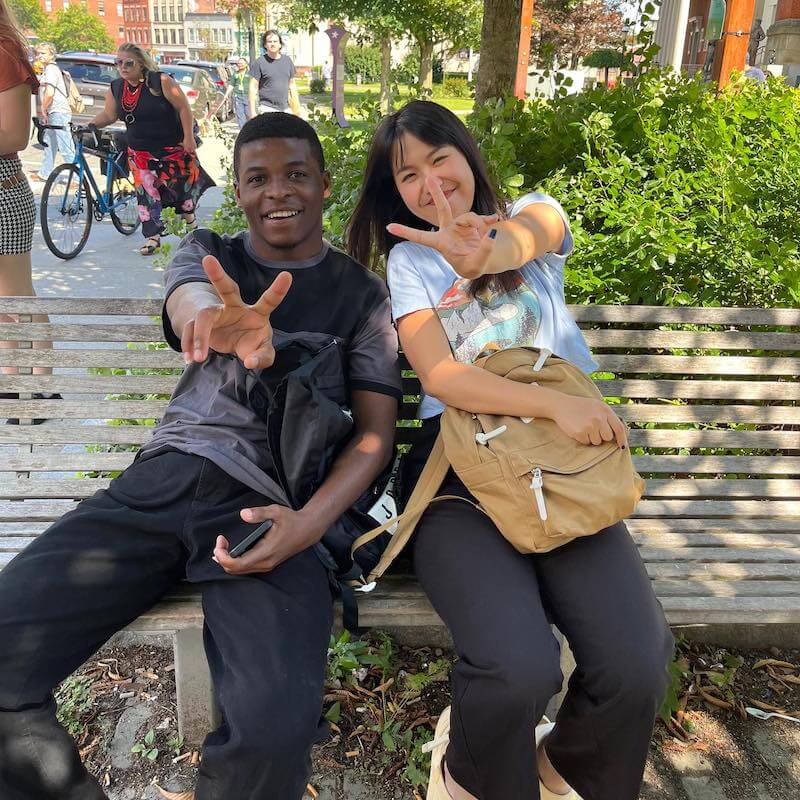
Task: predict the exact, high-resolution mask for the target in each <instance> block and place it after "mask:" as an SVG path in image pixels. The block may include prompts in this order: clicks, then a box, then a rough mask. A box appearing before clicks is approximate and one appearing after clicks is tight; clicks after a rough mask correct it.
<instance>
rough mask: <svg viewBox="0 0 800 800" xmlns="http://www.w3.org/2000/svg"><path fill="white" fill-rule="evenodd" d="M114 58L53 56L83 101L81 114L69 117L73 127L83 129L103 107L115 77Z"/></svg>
mask: <svg viewBox="0 0 800 800" xmlns="http://www.w3.org/2000/svg"><path fill="white" fill-rule="evenodd" d="M114 58H115V56H113V55H109V54H106V53H82V52H70V53H61V54H60V55H57V56H56V64H57V65H58V67H59V69H61V70H63V71H64V72H67V73H69V75H70V77H71V78H72V80H73V81H74V82H75V86H76V88H77V89H78V91H79V92H80V93H81V96H82V97H83V105H84V110H83V113H82V114H73V115H72V121H73V122H74V123H75V124H76V125H85V124H86V123H87V122H88V121H89V120H90V119H92V118H93V117H94V116H95V114H97V112H98V111H100V109H101V108H102V107H103V104H104V103H105V98H106V92H107V91H108V87H109V86H110V85H111V81H113V80H114V79H115V78H118V77H119V73H118V72H117V68H116V67H115V66H114Z"/></svg>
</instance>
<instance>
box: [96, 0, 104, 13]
mask: <svg viewBox="0 0 800 800" xmlns="http://www.w3.org/2000/svg"><path fill="white" fill-rule="evenodd" d="M97 13H98V14H99V15H100V16H101V17H104V16H105V15H106V0H97Z"/></svg>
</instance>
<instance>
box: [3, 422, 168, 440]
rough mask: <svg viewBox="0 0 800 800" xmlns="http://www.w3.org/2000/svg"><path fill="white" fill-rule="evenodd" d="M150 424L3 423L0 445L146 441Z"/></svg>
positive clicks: (150, 433) (148, 437) (148, 436)
mask: <svg viewBox="0 0 800 800" xmlns="http://www.w3.org/2000/svg"><path fill="white" fill-rule="evenodd" d="M152 435H153V428H152V426H150V425H60V424H57V423H48V424H47V425H0V444H144V443H145V442H146V441H148V440H149V439H150V437H151V436H152Z"/></svg>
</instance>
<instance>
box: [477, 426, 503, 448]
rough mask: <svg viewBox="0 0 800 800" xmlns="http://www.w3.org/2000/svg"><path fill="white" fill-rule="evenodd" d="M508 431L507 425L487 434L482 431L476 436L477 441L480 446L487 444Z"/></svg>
mask: <svg viewBox="0 0 800 800" xmlns="http://www.w3.org/2000/svg"><path fill="white" fill-rule="evenodd" d="M507 430H508V427H507V426H506V425H501V426H500V427H499V428H495V429H494V430H493V431H488V432H487V433H484V432H483V431H480V432H479V433H476V434H475V441H476V442H477V443H478V444H486V443H487V442H488V441H489V439H494V437H495V436H500V435H501V434H503V433H505V432H506V431H507Z"/></svg>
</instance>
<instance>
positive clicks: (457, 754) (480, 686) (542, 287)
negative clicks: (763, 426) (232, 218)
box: [348, 101, 673, 800]
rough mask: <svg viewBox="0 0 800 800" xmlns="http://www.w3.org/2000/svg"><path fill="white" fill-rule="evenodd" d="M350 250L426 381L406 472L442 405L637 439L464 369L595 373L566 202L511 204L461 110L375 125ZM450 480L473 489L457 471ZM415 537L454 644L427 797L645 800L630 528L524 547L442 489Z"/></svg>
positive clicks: (642, 600) (593, 416)
mask: <svg viewBox="0 0 800 800" xmlns="http://www.w3.org/2000/svg"><path fill="white" fill-rule="evenodd" d="M348 244H349V250H350V253H351V255H353V256H354V257H355V258H356V259H357V260H359V261H361V262H362V263H365V264H371V265H372V266H374V265H375V264H376V263H377V261H378V259H379V258H380V257H381V256H388V264H387V280H388V283H389V289H390V292H391V295H392V308H393V313H394V317H395V320H396V323H397V330H398V333H399V336H400V341H401V343H402V346H403V349H404V351H405V354H406V356H407V357H408V360H409V362H410V363H411V366H412V367H413V368H414V370H415V371H416V373H417V375H418V376H419V378H420V381H421V383H422V387H423V391H424V397H423V400H422V403H421V406H420V416H421V417H422V419H423V430H422V438H421V441H420V443H419V444H418V445H415V447H414V448H413V449H412V452H411V454H410V456H409V458H408V462H407V470H406V474H407V475H408V474H409V473H411V474H412V476H414V477H417V476H418V475H419V472H420V471H421V467H422V464H423V463H424V461H425V459H426V458H427V454H428V453H429V452H430V448H431V446H432V443H433V440H434V438H435V436H436V433H437V432H438V422H439V415H440V413H441V411H442V410H443V408H444V405H452V406H455V407H457V408H461V409H464V410H466V411H473V412H479V413H487V414H506V415H515V416H520V417H545V418H549V419H552V420H553V421H555V422H556V424H557V425H558V426H559V427H560V428H561V429H562V430H563V431H564V432H565V433H566V434H568V435H569V436H571V437H572V438H574V439H576V440H577V441H579V442H582V443H584V444H586V445H587V446H591V445H599V444H601V443H602V442H608V441H612V440H616V441H617V442H618V443H619V446H620V447H625V446H627V437H626V428H625V425H624V424H623V423H622V422H621V421H620V420H619V418H618V417H617V416H616V415H615V414H614V413H613V412H612V411H611V409H610V407H609V406H607V405H606V404H605V403H603V402H602V401H595V400H586V399H582V398H577V397H571V396H567V395H564V394H562V393H559V392H555V391H553V390H549V389H546V388H543V387H538V386H536V385H535V384H534V385H526V384H520V383H517V382H515V381H511V380H507V379H505V378H503V377H500V376H496V375H493V374H491V373H489V372H487V371H485V370H483V369H480V368H478V367H475V366H473V365H472V361H473V360H474V359H475V357H476V356H477V355H479V353H480V352H481V351H482V350H483V349H484V348H485V346H486V345H487V344H488V343H490V342H492V343H496V344H498V345H499V346H500V347H510V346H514V345H528V346H535V347H540V348H549V349H550V350H551V351H552V352H554V353H555V354H556V355H559V356H561V357H563V358H566V359H568V360H569V361H571V362H572V363H574V364H575V365H577V366H578V367H579V368H581V369H583V370H584V371H585V372H587V373H590V372H592V371H593V370H594V369H595V367H596V364H595V362H594V361H593V359H592V357H591V353H590V352H589V349H588V347H587V346H586V342H585V341H584V339H583V335H582V334H581V332H580V330H579V329H578V327H577V326H576V324H575V322H574V321H573V320H572V318H571V317H570V315H569V313H568V311H567V308H566V305H565V301H564V286H563V281H564V263H565V261H566V258H567V256H568V255H569V253H570V251H571V249H572V234H571V232H570V229H569V222H568V220H567V218H566V215H565V214H564V211H563V209H562V208H561V206H560V205H559V204H558V203H557V202H556V201H555V200H554V199H553V198H551V197H549V196H547V195H543V194H536V193H534V194H529V195H526V196H525V197H523V198H521V199H520V200H518V201H517V202H516V203H514V204H513V205H512V206H511V207H510V208H509V209H508V210H506V207H505V205H504V204H503V203H502V201H501V200H500V198H499V197H498V196H497V194H496V193H495V191H494V189H493V188H492V184H491V181H490V179H489V176H488V172H487V169H486V166H485V164H484V162H483V159H482V157H481V155H480V152H479V150H478V148H477V145H476V143H475V141H474V139H473V138H472V136H471V135H470V134H469V132H468V131H467V129H466V127H465V126H464V124H463V123H462V122H461V121H460V120H459V119H458V118H457V117H456V116H455V115H454V114H452V113H451V112H450V111H448V110H447V109H445V108H443V107H441V106H439V105H437V104H435V103H431V102H424V101H414V102H412V103H409V104H408V105H407V106H405V107H404V108H402V109H401V110H400V111H398V112H396V113H394V114H392V115H391V116H389V117H387V118H386V119H384V120H383V121H382V122H381V124H380V125H379V127H378V129H377V130H376V132H375V136H374V138H373V141H372V145H371V148H370V153H369V157H368V161H367V167H366V174H365V178H364V184H363V187H362V191H361V196H360V198H359V201H358V204H357V207H356V210H355V211H354V213H353V216H352V218H351V220H350V225H349V230H348ZM410 488H411V487H409V486H406V490H405V492H404V494H405V495H406V497H407V496H408V494H409V493H410ZM442 493H444V494H456V495H461V496H467V495H468V493H467V491H466V489H465V487H464V486H463V484H461V482H460V481H459V480H458V478H457V477H456V476H455V474H454V473H452V472H451V473H450V474H449V475H448V477H447V478H446V479H445V482H444V486H443V487H442ZM587 502H591V498H587ZM411 547H412V551H413V558H414V568H415V571H416V574H417V577H418V578H419V581H420V583H421V585H422V586H423V588H424V589H425V591H426V593H427V594H428V596H429V597H430V599H431V602H432V603H433V605H434V607H435V608H436V610H437V612H438V613H439V614H440V616H441V617H442V619H443V620H444V621H445V622H446V624H447V625H448V627H449V629H450V631H451V633H452V635H453V640H454V643H455V648H456V650H457V652H458V656H459V660H458V661H457V662H456V664H455V666H454V669H453V680H452V683H453V687H452V688H453V693H452V697H453V703H452V707H451V708H449V709H445V712H444V713H443V714H442V716H441V718H440V720H439V724H438V725H437V731H436V738H435V740H434V747H433V758H432V766H431V778H430V783H429V788H428V800H445V798H453V800H470V799H471V798H477V799H478V800H508V798H520V800H522V799H523V798H524V800H535V798H536V797H543V798H552V797H569V798H572V800H575V798H576V797H577V796H578V794H577V793H579V794H580V795H581V796H583V797H584V798H586V800H636V798H638V796H639V788H640V785H641V780H642V775H643V772H644V766H645V762H646V759H647V750H648V745H649V741H650V736H651V733H652V727H653V724H654V721H655V717H656V713H657V711H658V709H659V706H660V703H661V700H662V698H663V695H664V692H665V688H666V684H667V671H666V666H667V663H668V662H669V660H670V658H671V655H672V645H673V641H672V636H671V634H670V631H669V627H668V626H667V623H666V620H665V618H664V614H663V611H662V609H661V606H660V605H659V603H658V601H657V600H656V598H655V595H654V593H653V590H652V588H651V586H650V581H649V579H648V576H647V573H646V571H645V569H644V566H643V564H642V561H641V559H640V558H639V555H638V552H637V548H636V546H635V544H634V543H633V541H632V540H631V537H630V535H629V534H628V531H627V528H626V527H625V524H624V523H623V522H620V523H617V524H616V525H613V526H611V527H610V528H607V529H605V530H604V531H602V532H599V533H597V534H596V535H594V536H590V537H585V538H581V539H577V540H575V541H573V542H571V543H569V544H567V545H564V546H563V547H559V548H557V549H556V550H553V551H551V552H549V553H544V554H536V555H522V554H520V553H518V552H517V551H516V550H514V548H513V547H512V546H511V545H510V544H508V542H507V541H506V540H505V539H504V538H503V537H502V535H501V534H500V532H499V531H498V530H497V529H496V528H495V527H494V525H493V524H492V522H491V521H490V519H489V517H487V516H486V515H485V514H482V513H481V512H480V511H477V510H476V509H475V508H474V507H473V506H471V505H469V504H468V503H463V502H459V501H457V500H455V501H445V502H442V503H438V504H436V505H435V506H431V507H430V508H429V509H428V510H427V511H426V513H425V515H424V516H423V518H422V520H421V522H420V524H419V526H418V527H417V530H416V533H415V534H414V538H413V540H412V545H411ZM551 622H552V623H555V624H556V625H557V626H558V628H559V629H560V630H561V631H562V632H563V633H564V634H565V636H566V638H567V640H568V641H569V643H570V646H571V648H572V650H573V653H574V654H575V658H576V662H577V668H576V670H575V672H574V674H573V676H572V679H571V681H570V686H569V692H568V694H567V696H566V698H565V699H564V702H563V704H562V707H561V710H560V712H559V715H558V720H557V724H556V725H555V726H553V725H546V724H542V725H538V727H536V735H535V738H534V727H535V726H537V724H538V723H540V721H541V719H542V715H543V713H544V709H545V707H546V705H547V703H548V701H549V700H550V698H551V697H552V696H553V695H554V694H556V693H557V692H558V691H559V690H560V688H561V683H562V679H563V676H562V675H561V672H560V670H559V647H558V643H557V641H556V639H555V638H554V637H553V635H552V632H551V628H550V624H551ZM534 741H535V744H534ZM445 750H446V752H445ZM537 778H538V780H537Z"/></svg>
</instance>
